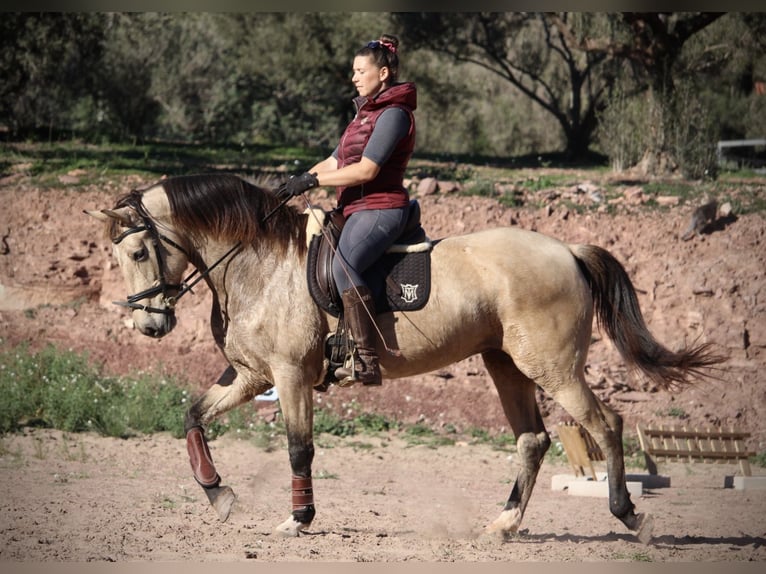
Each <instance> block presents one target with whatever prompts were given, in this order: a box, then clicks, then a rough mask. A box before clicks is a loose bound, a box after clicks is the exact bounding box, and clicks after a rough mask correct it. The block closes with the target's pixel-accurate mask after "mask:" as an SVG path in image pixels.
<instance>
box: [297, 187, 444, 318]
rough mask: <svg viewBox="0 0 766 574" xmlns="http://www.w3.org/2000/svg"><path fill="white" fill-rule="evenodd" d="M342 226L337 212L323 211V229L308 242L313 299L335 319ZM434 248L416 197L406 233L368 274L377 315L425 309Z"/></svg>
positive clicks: (338, 305)
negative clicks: (335, 275) (335, 269)
mask: <svg viewBox="0 0 766 574" xmlns="http://www.w3.org/2000/svg"><path fill="white" fill-rule="evenodd" d="M344 223H345V220H344V218H343V216H342V215H341V214H340V212H339V211H337V210H334V211H330V212H325V213H324V224H323V231H322V232H321V233H317V234H315V235H314V236H313V238H312V239H311V242H310V243H309V252H308V263H307V269H306V272H307V279H308V285H309V292H310V293H311V296H312V297H313V299H314V301H315V302H316V304H317V305H319V306H320V307H321V308H322V309H324V310H325V311H326V312H328V313H330V314H331V315H333V316H334V317H339V316H340V314H341V312H342V307H343V304H342V302H341V297H340V294H339V293H338V289H337V286H336V285H335V279H334V278H333V275H332V261H333V257H334V255H335V248H336V247H337V245H338V239H339V237H340V233H341V231H342V230H343V224H344ZM431 248H432V244H431V242H430V241H429V239H428V237H427V236H426V232H425V230H424V229H423V227H422V225H421V223H420V204H419V203H418V202H417V200H415V199H413V200H411V201H410V206H409V214H408V217H407V223H406V225H405V227H404V231H403V232H402V234H401V235H400V236H399V238H398V239H397V240H396V241H395V243H394V245H392V246H391V248H389V250H388V251H387V252H386V254H384V255H383V257H381V258H380V260H379V261H378V262H376V263H375V264H374V265H373V266H372V267H371V268H370V269H369V270H368V271H367V272H365V274H364V278H365V281H366V282H367V285H368V286H369V287H370V289H371V290H372V292H373V294H374V296H375V304H376V310H377V312H378V313H382V312H386V311H415V310H418V309H422V308H423V307H424V306H425V304H426V303H427V302H428V297H429V295H430V291H431V284H430V281H431V279H430V276H431Z"/></svg>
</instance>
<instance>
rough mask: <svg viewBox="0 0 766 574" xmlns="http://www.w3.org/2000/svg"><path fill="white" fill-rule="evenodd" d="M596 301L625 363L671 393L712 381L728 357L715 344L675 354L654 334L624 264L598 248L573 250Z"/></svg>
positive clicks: (600, 317)
mask: <svg viewBox="0 0 766 574" xmlns="http://www.w3.org/2000/svg"><path fill="white" fill-rule="evenodd" d="M572 252H573V254H574V256H575V259H576V260H577V263H578V265H579V266H580V270H581V271H582V273H583V274H584V275H585V277H586V278H587V280H588V284H589V285H590V289H591V293H592V295H593V303H594V306H595V310H596V318H597V321H598V324H599V326H600V327H601V329H602V330H603V331H604V332H606V334H607V335H608V336H609V338H610V339H612V341H614V344H615V346H616V347H617V350H618V351H619V352H620V355H622V357H623V359H624V360H625V361H626V362H627V363H628V364H629V365H630V366H632V367H635V368H637V369H639V370H640V371H641V372H642V373H644V374H645V375H646V376H647V377H649V378H650V379H651V380H652V381H654V382H656V383H657V384H659V385H660V386H661V387H663V388H665V389H670V388H673V387H676V386H683V385H686V384H688V383H690V382H691V380H690V379H691V377H703V378H704V377H711V376H712V375H711V374H710V371H709V369H710V368H711V367H712V366H714V365H716V364H718V363H720V362H722V361H724V360H725V357H721V356H719V355H716V354H714V353H713V352H712V351H711V346H712V344H711V343H704V344H702V345H698V346H693V347H687V348H684V349H681V350H678V351H671V350H669V349H668V348H666V347H665V346H663V345H662V344H661V343H659V342H658V341H657V340H656V339H655V338H654V337H653V336H652V334H651V333H650V332H649V329H648V328H647V326H646V323H645V322H644V317H643V315H642V313H641V308H640V306H639V303H638V297H637V296H636V290H635V288H634V287H633V283H632V282H631V280H630V277H629V276H628V273H627V271H626V270H625V268H624V267H623V266H622V264H621V263H620V262H619V261H618V260H617V259H616V258H615V257H614V256H613V255H612V254H611V253H609V252H608V251H607V250H606V249H602V248H601V247H597V246H595V245H577V246H572Z"/></svg>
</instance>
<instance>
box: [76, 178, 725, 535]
mask: <svg viewBox="0 0 766 574" xmlns="http://www.w3.org/2000/svg"><path fill="white" fill-rule="evenodd" d="M283 203H284V202H282V203H280V201H279V199H278V198H277V197H276V196H275V194H274V193H273V192H272V191H271V190H270V189H267V188H262V187H260V186H258V185H256V184H254V183H250V182H247V181H245V180H244V179H242V178H239V177H236V176H233V175H228V174H218V175H189V176H179V177H172V178H168V179H165V180H161V181H160V182H158V183H156V184H153V185H151V186H149V187H147V188H145V189H143V190H133V191H132V192H130V193H128V194H127V195H125V196H123V197H122V198H120V199H119V200H118V201H117V203H116V206H115V207H114V208H112V209H102V210H92V211H91V210H89V211H86V213H88V214H89V215H92V216H94V217H96V218H98V219H100V220H102V221H104V222H106V224H107V225H106V229H107V235H108V237H109V238H110V239H111V241H112V242H113V244H114V247H113V249H114V254H115V257H116V259H117V261H118V263H119V266H120V267H121V270H122V273H123V276H124V279H125V281H126V283H127V285H128V287H129V289H130V290H131V291H132V292H133V295H130V296H129V297H128V299H127V301H126V302H122V304H123V305H126V306H128V307H130V308H131V309H132V317H133V321H134V323H135V326H136V327H137V328H138V330H139V331H140V332H141V333H143V334H144V335H148V336H150V337H162V336H164V335H166V334H167V333H168V332H170V331H171V330H172V329H173V327H174V326H175V324H176V319H175V306H176V303H177V301H178V298H179V297H180V296H181V295H183V294H184V293H186V292H188V290H189V285H188V283H186V280H185V279H184V277H183V275H184V273H185V271H186V269H187V265H188V264H189V263H191V264H192V266H194V267H195V268H196V270H197V271H196V272H199V274H200V276H199V277H198V278H197V280H200V279H204V281H205V282H206V283H207V285H208V286H209V287H210V289H211V291H212V294H213V304H212V310H211V316H210V322H211V329H212V332H213V336H214V338H215V341H216V343H217V345H218V346H219V347H220V349H221V351H222V352H223V354H224V355H225V357H226V359H227V360H228V362H229V366H228V367H227V368H226V370H225V371H224V372H223V374H222V375H221V376H220V378H219V380H218V381H217V382H216V383H215V384H213V385H212V386H211V387H210V388H209V390H207V391H206V392H205V393H204V394H203V395H202V396H201V397H200V398H199V399H198V400H197V401H196V402H195V403H194V404H193V405H192V406H191V407H190V409H189V410H188V412H187V415H186V421H185V430H186V439H187V447H188V452H189V457H190V462H191V465H192V471H193V475H194V478H195V480H196V481H197V482H198V483H199V484H200V485H201V486H202V487H203V489H204V490H205V492H206V493H207V495H208V498H209V500H210V502H211V504H212V505H213V507H214V508H215V509H216V511H217V512H218V515H219V518H220V519H221V520H226V519H227V517H228V515H229V512H230V509H231V505H232V502H233V501H234V493H233V491H232V489H231V488H230V487H229V486H224V485H222V484H221V478H220V476H219V474H218V472H217V470H216V468H215V465H214V462H213V460H212V458H211V456H210V451H209V449H208V447H207V442H206V440H205V435H204V428H205V425H206V424H208V423H210V422H211V421H212V420H213V419H214V418H215V417H217V416H219V415H221V414H222V413H224V412H226V411H228V410H230V409H232V408H234V407H236V406H238V405H241V404H243V403H245V402H246V401H249V400H251V399H252V398H253V397H255V396H257V395H259V394H261V393H263V392H265V391H267V390H268V389H270V388H272V386H273V387H275V388H276V389H277V391H278V394H279V398H280V402H281V408H282V413H283V417H284V424H285V428H286V432H287V441H288V453H289V460H290V466H291V471H292V512H291V513H290V515H289V517H288V518H287V520H285V521H284V522H282V523H281V524H279V525H278V526H277V527H276V532H277V533H280V534H282V535H285V536H298V535H299V534H300V532H301V531H302V530H304V529H306V528H307V527H308V526H309V525H310V524H311V523H312V520H313V519H314V518H315V515H316V510H315V505H314V493H313V486H312V479H311V466H312V461H313V458H314V443H313V432H312V419H313V393H314V387H315V386H319V385H320V383H321V382H322V381H323V377H324V376H325V371H326V369H327V362H326V357H325V339H326V337H327V336H328V334H330V333H331V332H332V330H333V329H334V328H335V326H336V325H337V323H338V320H337V318H336V317H334V316H332V315H331V314H328V313H327V312H326V311H324V310H322V309H320V307H319V306H318V305H317V304H316V302H315V301H314V300H313V299H312V297H311V295H310V293H309V289H308V287H307V274H306V260H307V237H306V233H307V232H306V226H307V220H308V218H309V217H310V216H309V215H308V214H307V213H305V212H300V211H299V210H298V209H296V208H295V207H293V206H291V205H285V206H282V204H283ZM187 280H188V278H187ZM431 282H432V290H431V295H430V299H429V301H428V304H427V305H426V306H425V307H424V308H423V309H421V310H418V311H416V312H413V313H409V314H408V315H407V317H402V316H401V313H400V312H399V311H390V312H385V313H381V314H379V315H378V316H377V318H376V320H377V324H378V328H379V334H380V335H381V336H382V339H380V340H379V341H378V346H379V351H380V353H379V354H380V357H381V358H380V363H381V370H382V373H383V377H384V378H387V379H392V378H399V377H408V376H413V375H417V374H421V373H425V372H429V371H433V370H436V369H439V368H441V367H444V366H446V365H448V364H450V363H453V362H457V361H460V360H463V359H465V358H467V357H469V356H472V355H475V354H481V356H482V358H483V360H484V363H485V365H486V367H487V371H488V372H489V374H490V376H491V377H492V380H493V382H494V385H495V387H496V389H497V393H498V396H499V398H500V401H501V403H502V407H503V410H504V413H505V415H506V417H507V418H508V422H509V424H510V427H511V429H512V431H513V434H514V435H515V437H516V446H517V449H518V455H519V457H518V460H519V464H520V469H519V471H518V474H517V477H516V480H515V483H514V485H513V489H512V491H511V493H510V496H509V498H508V500H507V502H506V504H505V506H504V508H503V510H502V512H501V513H500V515H499V516H498V517H497V518H496V519H495V520H494V521H492V522H491V523H490V524H489V525H488V526H487V527H486V530H485V532H486V533H492V535H498V534H499V535H502V536H507V535H509V534H511V533H513V532H516V531H517V530H518V528H519V525H520V523H521V521H522V517H523V515H524V511H525V508H526V506H527V503H528V502H529V498H530V495H531V493H532V489H533V487H534V483H535V479H536V477H537V474H538V470H539V468H540V465H541V463H542V460H543V456H544V454H545V452H546V451H547V449H548V447H549V445H550V442H551V441H550V437H549V435H548V432H547V431H546V429H545V426H544V424H543V420H542V416H541V414H540V411H539V409H538V406H537V403H536V400H535V389H536V386H537V385H539V386H540V387H541V388H542V389H544V390H545V391H546V392H547V393H548V394H549V395H550V396H551V397H553V399H555V400H556V401H557V402H558V403H559V404H560V405H561V406H562V407H563V408H564V409H565V410H566V411H567V412H568V413H569V415H571V416H572V417H573V418H574V419H575V420H576V421H577V422H578V423H580V424H581V425H582V426H583V427H584V428H585V429H586V430H587V431H588V432H589V433H590V434H591V435H592V436H593V438H594V439H595V440H596V442H597V443H598V444H599V446H600V447H601V449H602V450H603V452H604V453H605V455H606V461H607V473H608V484H609V508H610V511H611V512H612V514H614V515H615V516H616V517H617V518H619V519H620V520H621V521H622V522H623V524H624V525H625V526H626V527H627V528H628V529H629V530H631V531H633V532H635V534H636V535H637V537H638V538H639V539H640V540H642V541H644V542H647V541H648V540H650V539H651V529H652V520H651V519H650V517H649V515H645V514H643V513H636V511H635V506H634V504H633V502H632V501H631V499H630V495H629V493H628V490H627V486H626V483H625V467H624V460H623V448H622V430H623V429H622V418H621V416H620V415H619V414H618V413H616V412H615V411H614V410H612V409H611V408H610V407H608V406H607V405H605V404H604V403H602V402H601V401H600V400H599V399H598V398H597V397H596V396H595V395H594V393H593V392H592V391H591V389H590V388H589V386H588V384H587V383H586V380H585V374H584V366H585V363H586V358H587V354H588V347H589V345H590V340H591V330H592V328H593V318H594V314H595V316H596V318H597V321H598V325H599V326H600V327H601V329H602V330H603V331H604V332H605V333H606V334H607V335H608V336H609V337H610V338H611V339H612V340H613V341H614V344H615V346H616V348H617V349H618V350H619V352H620V354H621V356H622V357H623V359H624V361H625V362H626V364H627V365H629V366H630V367H633V368H635V369H637V370H639V371H640V372H642V373H643V374H644V375H645V376H646V377H648V378H649V379H651V380H652V381H655V382H657V383H658V384H660V385H662V386H663V387H664V388H667V389H673V388H675V387H676V386H679V385H683V384H687V383H690V382H692V381H693V379H694V378H696V377H700V376H702V377H705V376H709V375H708V372H709V369H710V368H711V367H712V366H713V365H715V364H716V363H718V362H720V361H721V360H722V359H721V358H720V357H718V356H716V355H715V354H713V352H712V351H711V348H710V347H711V344H710V343H704V344H700V345H697V346H690V347H687V348H683V349H680V350H677V351H672V350H670V349H668V348H667V347H665V346H663V345H662V344H661V343H659V342H658V341H657V340H656V339H655V338H654V337H653V336H652V334H651V333H650V332H649V330H648V328H647V326H646V324H645V322H644V319H643V316H642V313H641V310H640V308H639V303H638V299H637V296H636V292H635V290H634V287H633V285H632V283H631V281H630V278H629V277H628V274H627V272H626V271H625V269H624V267H623V266H622V265H621V264H620V263H619V262H618V261H617V259H616V258H615V257H614V256H612V255H611V254H610V253H609V252H608V251H606V250H605V249H602V248H600V247H597V246H593V245H568V244H565V243H562V242H560V241H558V240H556V239H553V238H550V237H547V236H545V235H542V234H539V233H536V232H531V231H526V230H523V229H519V228H516V227H499V228H494V229H487V230H483V231H479V232H476V233H471V234H466V235H462V236H455V237H447V238H444V239H442V240H440V241H438V242H434V245H433V249H432V253H431ZM389 343H392V344H393V345H394V347H395V349H393V351H395V352H385V351H386V350H387V349H388V350H389V351H391V348H389V347H388V344H389ZM375 392H380V391H375ZM383 392H385V390H384V391H383Z"/></svg>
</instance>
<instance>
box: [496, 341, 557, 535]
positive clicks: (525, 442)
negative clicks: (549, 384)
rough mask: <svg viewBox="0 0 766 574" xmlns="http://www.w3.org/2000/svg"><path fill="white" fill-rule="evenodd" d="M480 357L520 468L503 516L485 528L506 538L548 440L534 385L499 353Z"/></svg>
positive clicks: (515, 527) (529, 490)
mask: <svg viewBox="0 0 766 574" xmlns="http://www.w3.org/2000/svg"><path fill="white" fill-rule="evenodd" d="M482 357H483V358H484V363H485V365H486V366H487V370H488V371H489V374H490V376H491V377H492V380H493V381H494V383H495V387H496V388H497V392H498V394H499V395H500V401H501V403H502V405H503V411H504V412H505V416H506V417H507V418H508V422H509V423H510V425H511V429H512V430H513V434H514V435H515V437H516V448H517V451H518V456H519V464H520V465H521V468H520V470H519V473H518V475H517V476H516V481H515V482H514V484H513V490H512V491H511V495H510V497H509V498H508V501H507V502H506V503H505V507H504V508H503V512H502V513H501V514H500V516H499V517H498V518H497V519H496V520H495V521H494V522H493V523H492V524H490V525H489V526H488V527H487V532H490V533H498V534H501V535H503V536H506V535H508V534H511V533H513V532H516V531H517V530H518V529H519V525H520V524H521V520H522V518H523V516H524V510H525V509H526V507H527V503H528V502H529V497H530V496H531V494H532V489H533V488H534V486H535V481H536V480H537V473H538V472H539V470H540V464H541V463H542V460H543V457H544V456H545V453H546V451H547V450H548V447H549V446H550V444H551V440H550V437H549V435H548V432H547V431H546V430H545V425H544V423H543V418H542V416H541V415H540V410H539V409H538V407H537V401H536V400H535V388H536V385H535V383H534V382H533V381H532V380H530V379H529V378H528V377H526V376H525V375H524V374H523V373H521V371H519V369H518V368H517V367H516V365H515V364H514V362H513V360H512V359H511V357H510V356H508V355H507V354H506V353H504V352H502V351H487V352H485V353H483V354H482Z"/></svg>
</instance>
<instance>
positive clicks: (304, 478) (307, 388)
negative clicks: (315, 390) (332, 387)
mask: <svg viewBox="0 0 766 574" xmlns="http://www.w3.org/2000/svg"><path fill="white" fill-rule="evenodd" d="M279 400H280V403H281V405H282V415H283V417H284V421H285V428H286V430H287V444H288V453H289V456H290V468H291V470H292V512H291V513H290V516H289V517H288V519H287V520H285V521H284V522H283V523H282V524H280V525H279V526H278V527H277V528H276V532H277V534H281V535H282V536H298V535H299V534H300V532H301V531H302V530H304V529H306V528H308V527H309V525H310V524H311V522H312V521H313V520H314V516H315V515H316V508H315V506H314V489H313V484H312V480H311V464H312V462H313V461H314V438H313V429H312V425H313V418H314V413H313V401H312V386H311V385H310V384H305V385H304V384H300V383H298V382H293V383H291V384H289V385H286V386H283V387H280V388H279Z"/></svg>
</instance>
